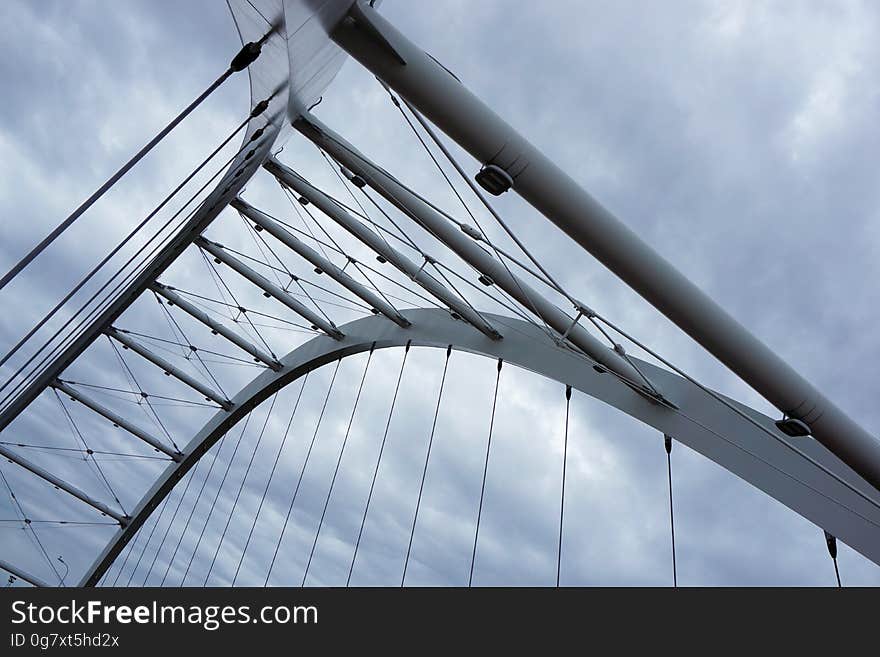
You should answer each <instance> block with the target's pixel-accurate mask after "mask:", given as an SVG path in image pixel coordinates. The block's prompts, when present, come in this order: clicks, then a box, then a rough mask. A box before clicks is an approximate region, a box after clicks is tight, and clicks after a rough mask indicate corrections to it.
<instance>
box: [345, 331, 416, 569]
mask: <svg viewBox="0 0 880 657" xmlns="http://www.w3.org/2000/svg"><path fill="white" fill-rule="evenodd" d="M410 346H412V340H408V341H407V343H406V347H405V348H404V350H403V359H402V360H401V361H400V372H399V373H398V374H397V385H395V386H394V396H393V397H392V398H391V408H390V409H389V411H388V420H387V421H386V422H385V432H384V433H383V434H382V444H381V445H380V446H379V456H378V457H377V458H376V467H375V469H374V470H373V480H372V481H371V482H370V492H369V494H368V495H367V504H366V506H365V507H364V515H363V517H362V518H361V527H360V529H359V530H358V536H357V541H356V542H355V544H354V554H352V556H351V565H350V566H349V567H348V578H347V579H346V580H345V585H346V586H349V585H350V584H351V575H352V573H353V572H354V564H355V562H356V561H357V555H358V549H359V548H360V545H361V538H362V537H363V535H364V525H366V524H367V514H368V513H369V512H370V502H371V501H372V500H373V489H374V488H375V487H376V477H377V476H378V475H379V465H380V464H381V463H382V454H383V453H384V452H385V442H386V441H387V440H388V429H389V428H390V427H391V418H392V417H394V407H395V405H396V404H397V393H398V392H400V382H401V381H402V380H403V370H404V368H405V367H406V357H407V356H408V355H409V348H410Z"/></svg>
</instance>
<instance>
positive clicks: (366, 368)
mask: <svg viewBox="0 0 880 657" xmlns="http://www.w3.org/2000/svg"><path fill="white" fill-rule="evenodd" d="M375 348H376V343H375V342H374V343H373V344H372V346H371V347H370V355H369V356H367V364H366V365H365V366H364V374H363V376H362V377H361V383H360V385H359V386H358V390H357V395H356V396H355V398H354V406H353V407H352V409H351V415H350V416H349V418H348V427H347V428H346V429H345V437H344V438H343V439H342V447H341V448H340V449H339V458H337V459H336V468H335V469H334V470H333V477H332V478H331V479H330V490H328V491H327V498H326V499H325V500H324V508H323V509H322V510H321V519H320V520H319V521H318V530H317V531H316V532H315V540H314V541H313V542H312V551H311V552H309V560H308V562H306V570H305V572H304V573H303V578H302V583H301V584H300V587H303V586H305V585H306V578H308V576H309V568H310V567H311V565H312V558H313V557H314V556H315V548H316V547H317V546H318V537H319V536H320V535H321V528H322V527H323V526H324V516H326V515H327V507H328V506H330V496H331V495H333V486H334V485H335V484H336V476H337V475H338V474H339V466H340V464H341V463H342V455H343V454H345V445H346V444H347V443H348V436H349V434H350V433H351V425H352V424H353V423H354V414H355V413H356V412H357V407H358V402H360V400H361V392H363V389H364V381H366V380H367V372H368V371H369V370H370V361H372V360H373V350H374V349H375Z"/></svg>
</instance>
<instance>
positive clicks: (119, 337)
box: [107, 326, 232, 411]
mask: <svg viewBox="0 0 880 657" xmlns="http://www.w3.org/2000/svg"><path fill="white" fill-rule="evenodd" d="M107 335H109V336H110V337H111V338H113V339H114V340H116V341H117V342H119V343H120V344H122V345H123V346H124V347H126V348H127V349H131V350H132V351H133V352H135V353H136V354H138V355H139V356H141V357H142V358H144V359H145V360H148V361H150V362H151V363H153V365H155V366H156V367H158V368H160V369H161V370H162V371H164V372H165V374H167V375H169V376H173V377H174V378H175V379H177V380H178V381H181V382H182V383H185V384H186V385H188V386H189V387H190V388H192V389H193V390H195V391H196V392H198V393H199V394H200V395H202V396H203V397H205V399H208V400H209V401H213V402H215V403H217V404H219V405H220V407H221V408H222V409H223V410H226V411H229V410H231V409H232V402H231V401H229V400H228V399H226V398H225V397H222V396H221V395H219V394H218V393H217V392H215V391H214V390H211V388H209V387H208V386H206V385H205V384H204V383H202V382H201V381H199V380H198V379H195V378H193V377H191V376H190V375H189V374H187V373H186V372H184V371H183V370H181V369H180V368H179V367H177V366H175V365H173V364H171V363H169V362H168V361H167V360H165V359H164V358H162V357H161V356H159V355H158V354H154V353H153V352H152V351H150V350H149V349H147V348H146V347H145V346H144V345H142V344H141V343H139V342H137V341H136V340H133V339H131V338H130V337H129V336H127V335H126V334H125V333H124V332H123V331H120V330H119V329H118V328H116V327H114V326H111V327H110V328H109V329H107Z"/></svg>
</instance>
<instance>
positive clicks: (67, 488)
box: [0, 445, 129, 527]
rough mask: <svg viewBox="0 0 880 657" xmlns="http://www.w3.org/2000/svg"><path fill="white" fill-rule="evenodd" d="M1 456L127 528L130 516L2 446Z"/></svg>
mask: <svg viewBox="0 0 880 657" xmlns="http://www.w3.org/2000/svg"><path fill="white" fill-rule="evenodd" d="M0 456H2V457H3V458H6V459H9V460H10V461H12V462H13V463H15V464H16V465H20V466H21V467H23V468H24V469H25V470H30V471H31V472H32V473H34V474H35V475H37V476H38V477H39V478H40V479H45V480H46V481H48V482H49V483H50V484H52V485H53V486H55V487H57V488H60V489H61V490H63V491H64V492H65V493H69V494H71V495H73V496H74V497H76V498H77V499H79V500H81V501H83V502H85V503H86V504H88V505H89V506H90V507H92V508H94V509H97V510H98V511H100V512H101V513H103V514H104V515H107V516H110V517H111V518H113V519H114V520H116V521H117V522H118V523H119V524H120V525H122V526H123V527H125V525H126V523H127V522H128V520H129V518H128V516H125V515H122V514H121V513H119V512H117V511H114V510H113V509H111V508H110V507H109V506H107V505H106V504H104V503H103V502H99V501H98V500H96V499H95V498H93V497H91V496H90V495H88V494H86V493H84V492H82V491H81V490H80V489H79V488H77V487H76V486H73V485H71V484H68V483H67V482H66V481H64V480H63V479H59V478H58V477H56V476H55V475H53V474H52V473H51V472H48V471H47V470H44V469H43V468H41V467H40V466H38V465H37V464H35V463H31V462H30V461H28V460H27V459H26V458H23V457H21V456H19V455H18V454H16V453H15V452H12V451H10V450H8V449H6V448H5V447H3V446H2V445H0Z"/></svg>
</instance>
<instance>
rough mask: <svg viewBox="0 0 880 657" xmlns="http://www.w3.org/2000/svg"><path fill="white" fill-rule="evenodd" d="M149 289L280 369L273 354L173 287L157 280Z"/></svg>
mask: <svg viewBox="0 0 880 657" xmlns="http://www.w3.org/2000/svg"><path fill="white" fill-rule="evenodd" d="M150 289H151V290H153V291H154V292H155V293H156V294H158V295H159V296H161V297H164V298H165V299H166V300H168V301H169V302H170V303H171V304H173V305H175V306H177V307H178V308H180V309H181V310H182V311H183V312H185V313H187V314H188V315H190V316H191V317H194V318H195V319H197V320H198V321H200V322H201V323H202V324H204V325H205V326H207V327H208V328H209V329H211V331H213V332H214V333H217V334H218V335H222V336H223V337H224V338H226V339H227V340H229V341H230V342H231V343H232V344H234V345H235V346H237V347H239V348H240V349H243V350H244V351H246V352H247V353H249V354H250V355H251V356H253V357H254V358H256V359H257V360H259V361H260V362H262V363H264V364H265V365H267V366H268V367H271V368H272V369H273V370H275V371H276V372H277V371H278V370H280V369H281V367H282V365H281V363H279V362H278V360H277V359H276V358H275V357H274V356H271V355H269V354H267V353H266V352H264V351H263V350H262V349H260V348H259V347H257V346H256V345H255V344H252V343H251V342H249V341H248V340H246V339H245V338H243V337H242V336H240V335H239V334H238V333H236V332H235V331H232V330H230V329H228V328H227V327H225V326H224V325H223V324H221V323H220V322H218V321H216V320H214V319H213V318H212V317H211V316H210V315H208V313H206V312H205V311H203V310H202V309H201V308H198V307H197V306H195V305H193V304H191V303H190V302H189V301H187V300H186V299H184V298H183V297H182V296H180V295H179V294H177V292H175V291H174V288H173V287H170V286H168V285H163V284H162V283H159V282H158V281H157V282H156V283H153V284H152V285H151V286H150Z"/></svg>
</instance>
